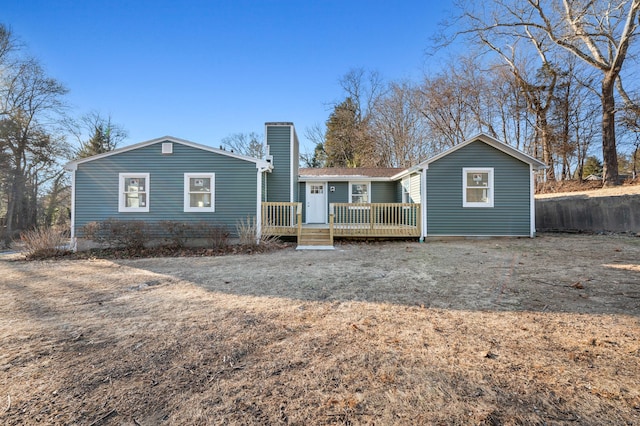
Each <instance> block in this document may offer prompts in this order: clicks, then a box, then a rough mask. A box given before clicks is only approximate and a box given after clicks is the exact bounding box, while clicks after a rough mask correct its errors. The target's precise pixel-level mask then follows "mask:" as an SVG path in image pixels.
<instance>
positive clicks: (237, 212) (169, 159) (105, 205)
mask: <svg viewBox="0 0 640 426" xmlns="http://www.w3.org/2000/svg"><path fill="white" fill-rule="evenodd" d="M161 145H162V142H158V143H155V144H152V145H148V146H146V147H142V148H138V149H135V150H131V151H125V152H122V153H118V154H114V155H111V156H108V157H104V158H100V159H96V160H93V161H89V162H87V163H82V164H79V165H78V169H77V170H76V211H75V228H76V232H77V231H79V230H80V228H81V227H82V226H83V225H84V224H86V223H87V222H91V221H101V220H105V219H109V218H116V219H123V220H144V221H145V222H147V223H149V224H151V225H153V223H155V222H158V221H162V220H174V221H182V222H192V223H195V222H200V221H207V222H210V223H213V224H219V225H223V226H226V227H227V229H228V230H229V232H231V234H232V235H235V232H236V231H235V225H236V221H237V220H238V219H242V218H246V217H247V216H251V217H253V216H255V215H256V202H257V198H256V197H257V193H256V191H257V189H256V185H257V169H256V165H255V164H254V163H252V162H249V161H245V160H241V159H237V158H232V157H228V156H225V155H222V154H218V153H214V152H208V151H203V150H201V149H197V148H193V147H189V146H186V145H182V144H179V143H175V142H174V143H173V154H170V155H162V153H161ZM119 173H149V183H148V191H149V194H148V203H149V212H148V213H142V212H140V213H138V212H135V213H133V212H127V213H120V212H118V197H119V193H118V184H119V182H118V174H119ZM185 173H215V195H214V196H215V198H214V202H215V212H189V213H185V212H184V211H183V210H184V174H185ZM78 236H81V235H78Z"/></svg>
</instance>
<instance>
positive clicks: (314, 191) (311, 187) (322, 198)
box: [306, 182, 327, 223]
mask: <svg viewBox="0 0 640 426" xmlns="http://www.w3.org/2000/svg"><path fill="white" fill-rule="evenodd" d="M306 187H307V206H306V207H307V223H327V184H326V183H324V182H323V183H318V182H307V184H306Z"/></svg>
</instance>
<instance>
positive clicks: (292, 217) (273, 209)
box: [262, 202, 302, 236]
mask: <svg viewBox="0 0 640 426" xmlns="http://www.w3.org/2000/svg"><path fill="white" fill-rule="evenodd" d="M301 227H302V203H288V202H263V203H262V233H263V234H264V235H298V236H299V235H300V228H301Z"/></svg>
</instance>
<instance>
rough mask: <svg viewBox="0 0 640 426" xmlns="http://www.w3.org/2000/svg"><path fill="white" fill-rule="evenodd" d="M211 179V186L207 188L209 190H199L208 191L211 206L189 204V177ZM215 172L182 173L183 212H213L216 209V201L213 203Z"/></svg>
mask: <svg viewBox="0 0 640 426" xmlns="http://www.w3.org/2000/svg"><path fill="white" fill-rule="evenodd" d="M199 178H201V179H211V188H209V192H201V193H205V194H206V193H208V194H210V197H211V206H210V207H192V206H191V191H190V189H191V179H199ZM215 178H216V174H215V173H185V174H184V206H183V208H184V212H185V213H198V212H201V213H202V212H204V213H207V212H215V211H216V203H215V195H216V179H215Z"/></svg>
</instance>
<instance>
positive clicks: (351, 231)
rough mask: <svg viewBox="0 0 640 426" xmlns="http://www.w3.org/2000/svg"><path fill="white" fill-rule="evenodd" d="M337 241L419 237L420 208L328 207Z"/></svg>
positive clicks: (384, 205) (379, 205)
mask: <svg viewBox="0 0 640 426" xmlns="http://www.w3.org/2000/svg"><path fill="white" fill-rule="evenodd" d="M329 212H330V222H333V223H332V224H330V227H332V228H333V235H335V236H336V237H419V236H420V233H421V227H420V226H421V220H420V217H421V216H420V204H414V203H331V205H330V207H329Z"/></svg>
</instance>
